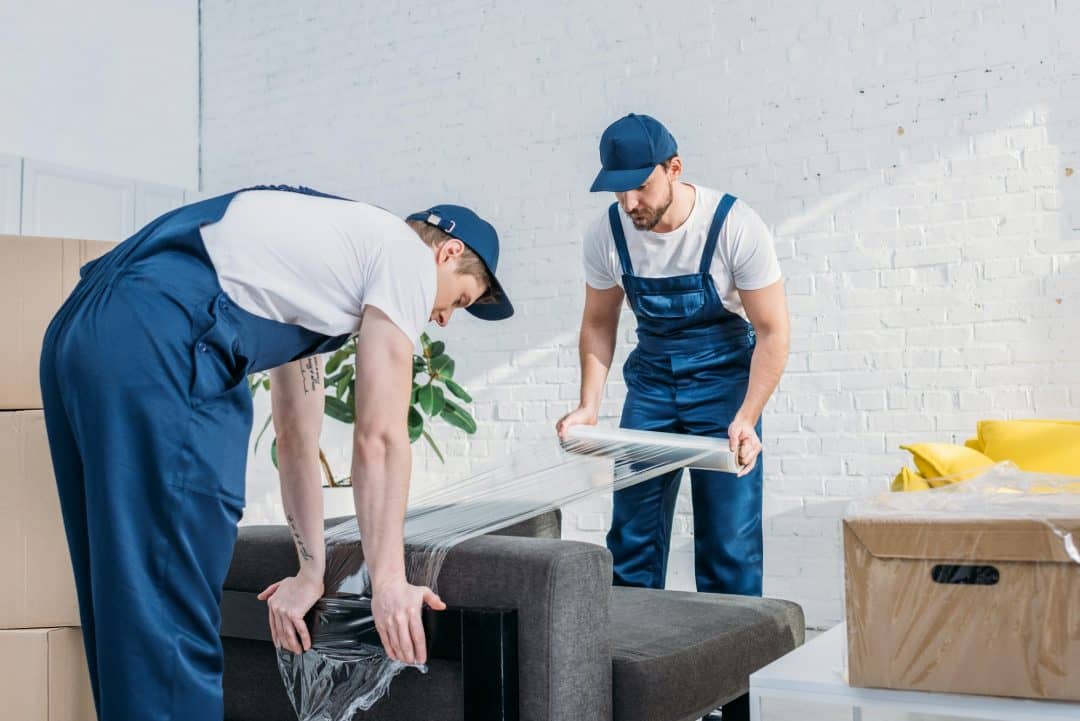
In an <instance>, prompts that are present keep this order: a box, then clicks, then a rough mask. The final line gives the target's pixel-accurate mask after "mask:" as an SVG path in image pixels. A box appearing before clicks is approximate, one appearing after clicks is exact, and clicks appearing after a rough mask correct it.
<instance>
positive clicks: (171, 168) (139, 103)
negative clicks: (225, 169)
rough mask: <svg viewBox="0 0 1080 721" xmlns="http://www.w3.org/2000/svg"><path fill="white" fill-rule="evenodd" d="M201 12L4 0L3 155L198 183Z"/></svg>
mask: <svg viewBox="0 0 1080 721" xmlns="http://www.w3.org/2000/svg"><path fill="white" fill-rule="evenodd" d="M198 48H199V45H198V2H197V0H156V1H155V2H143V3H134V2H125V1H123V0H104V1H102V2H77V1H76V0H34V2H19V1H17V0H0V68H3V71H2V72H0V105H2V106H3V108H4V110H3V112H0V153H7V154H10V155H16V156H23V157H28V158H34V159H36V160H41V161H47V162H51V163H58V164H61V165H64V166H69V167H74V168H82V169H84V170H89V171H94V172H97V173H104V174H108V175H111V176H118V177H123V178H132V179H139V180H146V181H154V182H158V183H163V184H166V185H172V186H178V187H182V188H194V187H196V186H197V182H198V177H197V173H198V52H199V49H198Z"/></svg>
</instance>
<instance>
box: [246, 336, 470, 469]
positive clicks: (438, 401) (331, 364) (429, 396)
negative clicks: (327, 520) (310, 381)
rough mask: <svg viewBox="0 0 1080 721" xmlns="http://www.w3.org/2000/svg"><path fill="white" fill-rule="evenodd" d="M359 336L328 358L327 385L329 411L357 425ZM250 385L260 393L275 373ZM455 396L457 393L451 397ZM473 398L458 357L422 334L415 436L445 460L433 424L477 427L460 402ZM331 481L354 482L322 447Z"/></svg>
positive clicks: (412, 406) (416, 365) (412, 407)
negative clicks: (460, 379) (337, 471)
mask: <svg viewBox="0 0 1080 721" xmlns="http://www.w3.org/2000/svg"><path fill="white" fill-rule="evenodd" d="M355 374H356V339H355V338H352V339H350V340H349V341H348V342H347V343H346V344H345V345H343V346H342V347H341V348H340V349H338V350H337V351H335V352H334V353H333V354H332V355H331V356H330V358H329V360H327V361H326V368H325V369H324V375H325V377H324V378H323V384H324V386H325V388H326V399H325V401H326V405H325V413H326V415H327V416H329V417H330V418H332V419H334V420H335V421H339V422H341V423H345V424H348V425H352V424H353V423H354V422H355V421H356V382H355ZM248 386H249V388H250V389H251V394H252V396H254V395H255V394H256V393H258V392H259V390H260V389H261V390H267V391H268V390H270V374H269V373H265V372H264V373H255V374H252V375H251V376H249V377H248ZM451 396H453V398H451ZM454 399H457V401H461V402H462V403H471V402H472V396H470V395H469V393H468V391H466V390H465V389H464V388H462V387H461V386H460V385H459V384H458V383H457V382H456V381H455V380H454V359H453V358H451V357H450V356H449V355H447V354H446V344H445V343H443V342H442V341H433V340H431V338H429V337H428V335H427V333H424V334H423V335H421V336H420V354H419V355H414V356H413V363H412V396H411V398H410V401H409V420H408V423H409V441H410V442H412V443H415V442H416V441H417V440H419V439H420V438H423V439H424V440H426V441H427V442H428V444H429V445H430V446H431V448H432V450H433V451H435V455H437V456H438V457H439V460H440V461H443V462H445V460H446V459H445V458H443V455H442V451H441V450H439V446H438V444H437V443H435V439H434V438H432V437H431V434H430V433H429V432H428V429H427V423H428V422H429V421H434V419H436V418H441V419H442V420H443V421H445V422H446V423H449V424H450V425H452V426H454V427H455V428H459V429H461V430H462V431H464V432H465V433H468V434H470V435H471V434H473V433H475V432H476V420H475V419H474V418H473V416H472V414H471V413H469V411H467V410H466V409H465V408H463V407H462V406H461V405H459V404H458V403H457V402H455V400H454ZM271 420H272V416H270V415H267V417H266V421H265V422H264V423H263V426H262V430H260V431H259V435H258V437H257V438H256V439H255V450H256V451H257V450H258V448H259V443H260V442H261V441H262V437H263V435H264V434H265V433H266V430H267V428H269V427H270V422H271ZM270 458H271V460H272V461H273V462H274V466H275V467H276V466H277V439H275V440H274V441H273V442H272V443H271V444H270ZM319 460H320V462H321V463H322V469H323V476H324V477H325V478H326V483H325V486H329V487H336V486H348V485H350V478H349V477H344V478H335V477H334V474H333V471H332V470H331V468H330V464H329V463H328V462H327V460H326V455H325V454H324V453H323V452H322V449H320V450H319Z"/></svg>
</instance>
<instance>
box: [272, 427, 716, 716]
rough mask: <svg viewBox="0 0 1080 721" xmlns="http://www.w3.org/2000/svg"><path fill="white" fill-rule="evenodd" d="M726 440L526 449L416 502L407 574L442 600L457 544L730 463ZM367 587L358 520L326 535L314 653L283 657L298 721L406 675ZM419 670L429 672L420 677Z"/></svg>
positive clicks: (340, 712)
mask: <svg viewBox="0 0 1080 721" xmlns="http://www.w3.org/2000/svg"><path fill="white" fill-rule="evenodd" d="M726 448H727V441H726V440H713V441H709V440H706V441H705V442H695V443H687V442H685V439H683V437H681V436H672V435H670V434H655V436H654V437H644V436H637V437H634V438H631V439H626V438H623V437H620V434H618V433H614V434H608V435H606V436H604V437H603V438H597V437H590V438H577V439H574V438H572V439H570V440H568V441H564V442H563V443H562V447H560V445H559V444H558V443H557V442H556V441H554V440H552V441H551V442H549V443H539V444H535V445H532V446H527V447H522V448H520V449H519V450H518V452H517V453H516V454H515V455H514V457H513V459H512V460H511V461H510V462H508V463H506V464H504V465H500V466H498V467H496V468H493V469H491V470H489V471H486V472H483V473H479V474H476V475H474V476H472V477H470V478H467V479H465V480H463V481H460V482H458V483H455V484H453V485H450V486H447V487H446V488H443V489H439V490H437V491H434V492H431V493H427V494H424V495H422V496H420V497H418V498H414V499H411V500H410V508H409V510H408V512H407V514H406V519H405V545H406V554H405V555H406V573H407V575H408V578H409V581H410V582H411V583H414V584H420V585H425V586H430V587H431V588H432V589H434V590H435V591H436V592H437V591H438V587H437V581H438V576H439V570H440V569H441V567H442V563H443V560H444V559H445V558H446V554H447V553H448V552H449V551H450V549H451V548H453V547H454V546H455V545H456V544H458V543H461V542H462V541H465V540H467V539H470V538H474V537H476V536H480V535H483V534H486V533H490V532H492V531H496V530H498V529H500V528H505V527H507V526H510V525H513V524H514V523H517V522H519V521H523V520H526V519H528V518H532V517H534V516H537V515H539V514H541V513H544V512H547V511H550V510H553V509H556V508H561V507H563V506H565V505H567V504H569V503H573V502H575V501H577V500H580V499H582V498H585V497H587V496H590V495H593V494H597V493H608V492H611V491H613V490H615V489H618V488H624V487H627V486H630V485H633V484H635V483H640V482H642V481H644V480H647V479H649V478H653V477H655V476H657V475H660V474H663V473H667V472H668V471H671V470H674V469H676V468H683V467H688V466H693V465H694V464H695V463H708V464H716V463H729V462H730V459H725V458H723V456H724V454H725V453H727V454H728V455H730V453H729V452H728V451H727V450H726ZM369 581H370V579H369V577H368V574H367V567H366V565H365V564H364V561H363V550H362V548H361V543H360V534H359V531H358V529H357V523H356V520H355V519H352V520H349V521H347V522H344V523H341V524H339V525H337V526H335V527H333V528H331V529H329V530H328V531H327V533H326V577H325V580H324V585H325V588H326V596H325V597H324V598H323V599H322V600H321V601H320V602H319V603H318V604H317V605H316V606H315V608H314V609H313V610H312V616H311V619H312V621H311V633H312V648H311V650H309V651H307V652H305V653H304V654H301V655H294V654H292V653H291V652H289V651H286V650H279V651H278V667H279V669H280V671H281V675H282V679H283V680H284V682H285V686H286V689H287V691H288V694H289V698H290V699H291V701H292V703H293V707H294V708H295V710H296V713H297V716H298V718H299V719H300V721H349V720H350V719H351V718H352V716H353V714H354V713H355V712H356V711H357V710H360V709H368V708H371V706H372V705H373V704H374V703H375V702H376V701H378V700H379V699H380V698H382V696H383V695H384V694H386V693H387V691H388V689H389V688H390V684H391V682H392V680H393V679H394V677H395V676H396V675H397V674H398V673H400V672H401V671H402V670H403V669H405V668H407V666H406V665H405V664H403V663H400V662H397V661H391V660H390V659H389V658H387V656H386V655H385V654H384V653H383V651H382V648H381V647H380V646H379V645H378V644H377V635H376V634H375V632H374V625H373V622H372V619H371V617H370V615H366V616H365V615H364V611H365V610H366V609H369V608H370V607H369V605H368V602H369V600H370V598H371V588H370V583H369ZM421 670H425V669H423V668H422V667H421Z"/></svg>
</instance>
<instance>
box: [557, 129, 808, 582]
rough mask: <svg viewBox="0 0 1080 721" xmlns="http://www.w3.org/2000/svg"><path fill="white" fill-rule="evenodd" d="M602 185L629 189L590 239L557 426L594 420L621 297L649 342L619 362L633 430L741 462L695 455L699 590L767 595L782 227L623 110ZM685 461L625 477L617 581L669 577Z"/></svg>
mask: <svg viewBox="0 0 1080 721" xmlns="http://www.w3.org/2000/svg"><path fill="white" fill-rule="evenodd" d="M600 160H601V163H602V169H601V170H600V173H599V175H597V176H596V180H595V181H594V182H593V185H592V188H591V190H592V192H600V191H611V192H614V193H615V197H616V199H617V201H618V202H616V203H613V204H612V205H611V207H610V208H609V209H608V213H607V214H606V215H605V216H604V217H603V218H602V219H601V220H600V222H598V223H596V224H595V225H593V226H592V227H591V228H590V229H589V231H588V233H587V235H586V237H585V282H586V286H585V312H584V315H583V317H582V321H581V337H580V355H581V403H580V406H579V408H578V409H577V410H575V411H573V412H572V413H570V414H568V415H566V416H565V417H563V418H562V419H561V420H560V421H559V423H558V426H557V428H558V431H559V433H560V434H564V433H565V432H566V429H568V428H569V427H571V426H573V425H578V424H586V425H593V424H595V423H596V420H597V415H598V411H599V407H600V399H601V395H602V392H603V387H604V382H605V380H606V378H607V374H608V370H609V369H610V366H611V359H612V355H613V353H614V350H615V338H616V330H617V329H618V324H619V311H620V306H621V304H622V300H623V297H624V296H625V297H626V300H627V302H628V304H629V306H630V308H631V309H632V310H633V312H634V316H635V317H636V318H637V335H638V345H637V347H636V348H635V349H634V351H633V352H632V353H631V354H630V357H629V358H627V360H626V364H625V365H624V366H623V376H624V378H625V380H626V387H627V394H626V401H625V403H624V405H623V413H622V422H621V424H620V425H621V426H622V427H623V428H633V429H638V430H649V431H665V432H670V433H688V434H692V435H699V436H709V437H713V438H728V439H730V444H731V450H732V451H734V452H736V453H737V454H738V462H739V463H740V464H741V465H742V466H743V469H742V471H740V472H739V473H738V474H737V475H736V474H730V473H721V472H718V471H705V470H699V469H691V471H690V476H691V479H692V483H693V507H694V556H695V568H696V577H697V589H698V590H699V591H709V592H715V593H737V594H744V595H751V596H759V595H761V562H762V549H761V546H762V542H761V486H762V472H761V462H760V454H761V440H760V437H761V411H762V409H763V408H764V407H765V403H766V401H768V399H769V396H771V395H772V393H773V391H774V390H775V389H776V385H777V383H778V382H779V381H780V376H781V374H782V373H783V370H784V365H785V363H786V361H787V353H788V339H789V327H788V311H787V301H786V299H785V297H784V286H783V283H782V282H781V279H780V266H779V264H778V262H777V260H776V251H775V248H774V247H773V238H772V235H771V234H770V233H769V230H768V228H767V227H766V226H765V224H764V223H763V222H762V221H761V218H759V217H758V215H757V214H756V213H755V212H754V211H753V210H751V209H750V208H749V207H748V206H747V205H746V204H745V203H743V202H741V201H737V200H736V199H735V198H734V197H733V196H731V195H727V194H724V193H721V192H719V191H716V190H711V189H709V188H705V187H702V186H696V185H691V184H689V183H685V182H683V181H682V180H681V176H682V169H683V168H682V159H681V158H680V157H679V155H678V148H677V146H676V143H675V138H673V137H672V135H671V133H669V132H668V130H667V128H665V127H664V126H663V125H662V124H661V123H660V122H658V121H657V120H655V119H653V118H651V117H649V116H647V115H633V114H631V115H628V116H626V117H624V118H622V119H620V120H618V121H616V122H615V123H613V124H612V125H611V126H610V127H608V129H607V130H605V131H604V134H603V136H602V137H601V138H600ZM681 477H682V470H678V471H673V472H671V473H668V474H666V475H663V476H659V477H657V478H654V479H652V480H649V481H646V482H644V483H639V484H637V485H635V486H631V487H629V488H626V489H623V490H620V491H616V493H615V509H614V517H613V519H612V525H611V531H610V532H609V533H608V537H607V544H608V548H609V549H610V550H611V553H612V556H613V557H614V582H615V584H616V585H622V586H643V587H647V588H663V587H664V582H665V578H666V576H667V557H668V546H669V544H670V540H671V522H672V517H673V514H674V510H675V500H676V497H677V495H678V490H679V481H680V479H681Z"/></svg>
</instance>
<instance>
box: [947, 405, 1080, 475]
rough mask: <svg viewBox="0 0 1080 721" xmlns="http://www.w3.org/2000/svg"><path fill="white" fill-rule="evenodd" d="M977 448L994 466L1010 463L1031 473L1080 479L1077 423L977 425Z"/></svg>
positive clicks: (1030, 421) (1079, 426)
mask: <svg viewBox="0 0 1080 721" xmlns="http://www.w3.org/2000/svg"><path fill="white" fill-rule="evenodd" d="M978 432H979V436H978V438H976V439H972V440H971V441H968V447H969V448H970V447H972V445H978V446H979V447H981V448H982V451H983V453H984V454H986V455H987V456H988V457H990V458H992V459H993V460H994V461H995V462H1000V461H1012V462H1013V463H1015V464H1016V465H1017V466H1019V467H1020V468H1021V469H1022V470H1025V471H1029V472H1032V473H1057V474H1062V475H1067V476H1080V421H1060V420H1042V419H1036V418H1031V419H1024V420H1015V421H979V431H978Z"/></svg>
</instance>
